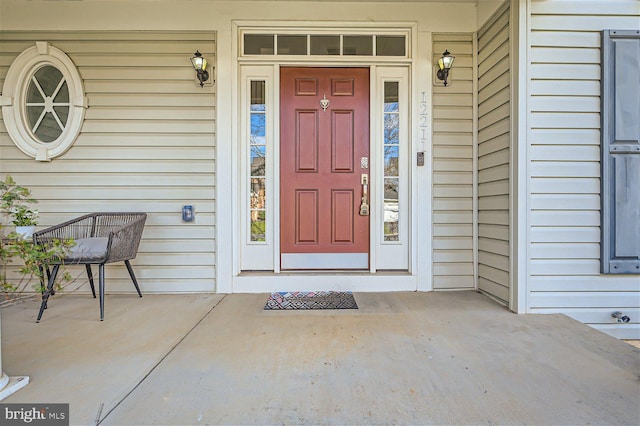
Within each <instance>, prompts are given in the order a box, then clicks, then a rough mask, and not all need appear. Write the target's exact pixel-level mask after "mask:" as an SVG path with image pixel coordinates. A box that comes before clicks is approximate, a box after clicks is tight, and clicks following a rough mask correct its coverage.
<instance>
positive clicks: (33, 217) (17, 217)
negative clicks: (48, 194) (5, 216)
mask: <svg viewBox="0 0 640 426" xmlns="http://www.w3.org/2000/svg"><path fill="white" fill-rule="evenodd" d="M11 216H12V219H11V222H12V223H13V224H14V225H15V226H36V225H37V224H38V210H31V209H30V208H28V207H27V206H17V207H16V208H15V210H14V211H13V213H12V214H11Z"/></svg>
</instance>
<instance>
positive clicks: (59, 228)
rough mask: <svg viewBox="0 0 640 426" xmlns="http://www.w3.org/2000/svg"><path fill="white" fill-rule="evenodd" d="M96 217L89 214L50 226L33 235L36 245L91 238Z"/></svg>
mask: <svg viewBox="0 0 640 426" xmlns="http://www.w3.org/2000/svg"><path fill="white" fill-rule="evenodd" d="M94 222H95V216H94V215H91V214H88V215H84V216H80V217H77V218H75V219H71V220H68V221H66V222H63V223H60V224H58V225H54V226H50V227H48V228H46V229H43V230H41V231H37V232H34V233H33V242H34V243H35V244H46V243H47V242H50V241H52V240H71V239H73V240H77V239H80V238H88V237H90V236H91V233H92V229H93V227H94Z"/></svg>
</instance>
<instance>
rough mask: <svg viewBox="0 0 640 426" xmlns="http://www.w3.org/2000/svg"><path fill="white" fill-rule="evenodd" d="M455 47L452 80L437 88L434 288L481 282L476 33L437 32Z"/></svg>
mask: <svg viewBox="0 0 640 426" xmlns="http://www.w3.org/2000/svg"><path fill="white" fill-rule="evenodd" d="M445 50H449V51H450V52H451V54H453V55H454V56H455V57H456V59H455V63H454V68H453V70H452V74H451V82H450V83H451V84H450V85H448V86H447V87H443V86H435V87H434V89H433V288H434V289H461V288H475V283H474V268H473V262H474V259H473V35H472V34H434V35H433V54H434V56H433V61H434V64H435V63H437V61H438V59H439V58H440V56H441V55H442V52H444V51H445Z"/></svg>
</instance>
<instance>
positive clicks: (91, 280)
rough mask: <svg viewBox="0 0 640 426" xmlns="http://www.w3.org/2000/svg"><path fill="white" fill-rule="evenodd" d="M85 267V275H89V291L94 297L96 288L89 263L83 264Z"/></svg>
mask: <svg viewBox="0 0 640 426" xmlns="http://www.w3.org/2000/svg"><path fill="white" fill-rule="evenodd" d="M84 266H86V267H87V276H88V277H89V285H90V286H91V293H93V298H94V299H95V298H96V288H95V286H94V285H93V272H92V271H91V265H90V264H88V263H87V264H86V265H84Z"/></svg>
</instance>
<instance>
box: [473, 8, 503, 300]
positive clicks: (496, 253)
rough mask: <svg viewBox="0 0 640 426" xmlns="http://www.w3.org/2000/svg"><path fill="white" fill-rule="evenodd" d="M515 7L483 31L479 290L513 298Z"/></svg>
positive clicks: (497, 16)
mask: <svg viewBox="0 0 640 426" xmlns="http://www.w3.org/2000/svg"><path fill="white" fill-rule="evenodd" d="M509 86H510V59H509V6H508V3H505V4H504V5H503V6H502V7H500V8H499V9H498V10H497V11H496V13H495V14H494V15H493V16H492V17H491V18H490V19H489V21H488V22H487V23H486V24H485V25H484V26H483V27H482V28H481V29H480V30H479V31H478V102H479V103H478V236H479V238H478V288H479V289H480V290H481V291H483V292H485V293H488V294H490V295H491V296H492V297H493V298H494V299H497V300H499V301H501V302H502V303H504V304H507V303H508V300H509V286H510V283H509V270H510V268H509V261H510V260H509V259H510V258H509V250H510V249H509V170H510V166H509V161H510V155H511V153H510V145H511V121H510V115H511V105H510V96H511V94H510V87H509Z"/></svg>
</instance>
